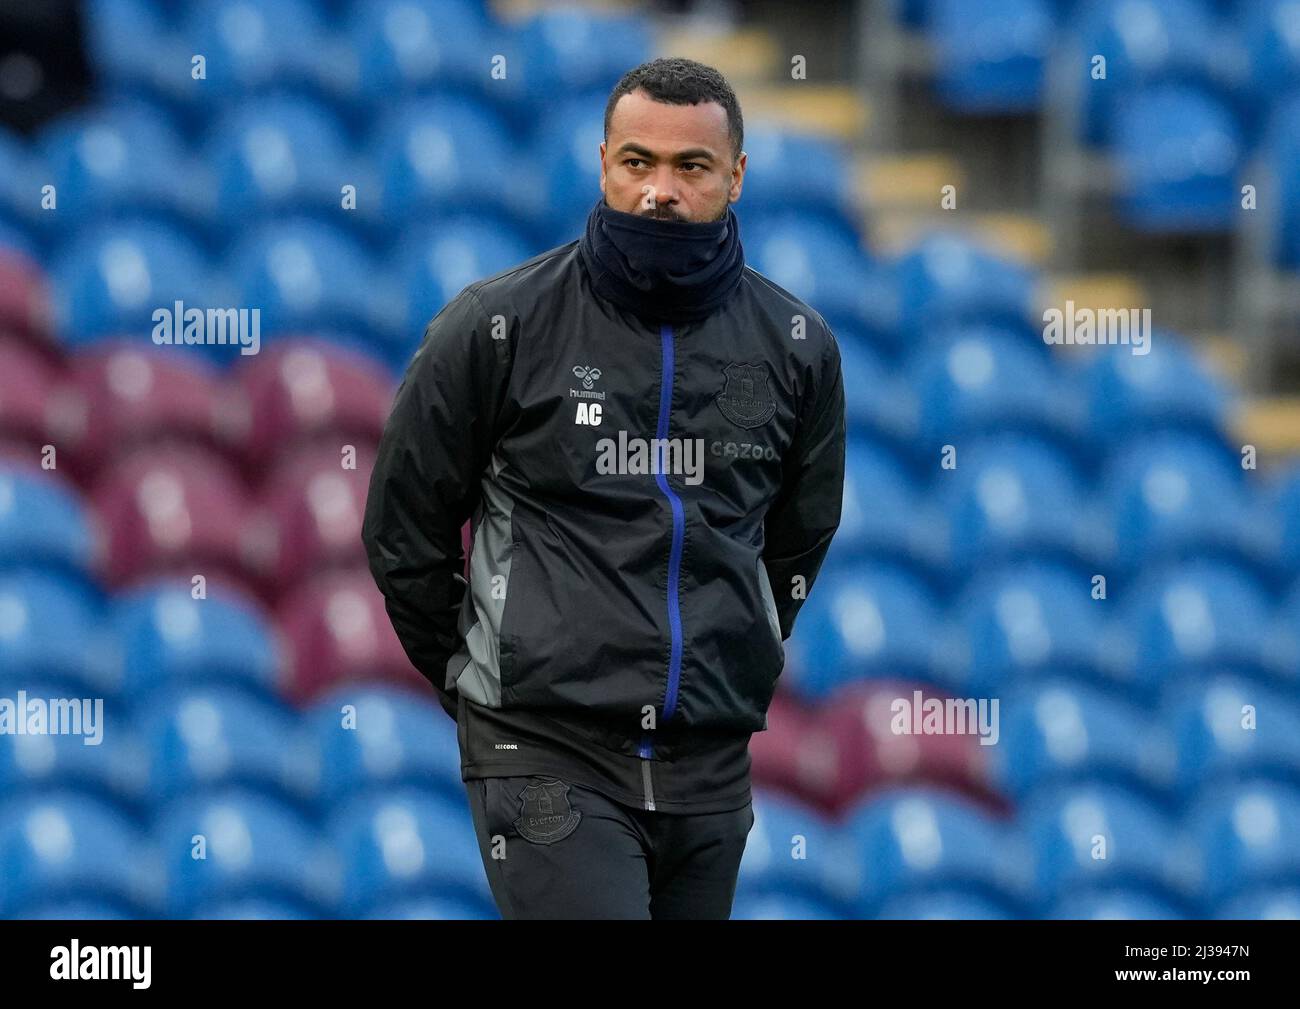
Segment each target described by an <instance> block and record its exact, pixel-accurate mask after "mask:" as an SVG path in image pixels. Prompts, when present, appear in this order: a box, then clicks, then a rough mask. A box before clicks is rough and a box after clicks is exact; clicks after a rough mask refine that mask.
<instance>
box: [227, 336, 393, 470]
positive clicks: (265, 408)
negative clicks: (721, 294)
mask: <svg viewBox="0 0 1300 1009" xmlns="http://www.w3.org/2000/svg"><path fill="white" fill-rule="evenodd" d="M235 378H236V381H237V382H238V386H239V388H240V390H241V392H242V394H243V397H244V400H245V403H246V414H247V424H246V427H245V432H244V440H243V441H242V443H241V452H242V454H243V457H244V464H245V467H246V469H247V471H248V472H249V474H250V476H252V475H261V474H264V473H266V472H268V471H269V469H270V468H271V467H272V466H273V465H274V463H275V462H276V461H277V460H278V459H279V458H281V457H286V456H287V455H289V454H291V453H293V452H295V451H297V450H298V449H301V448H303V447H304V446H307V445H319V444H329V445H332V446H333V447H334V449H335V451H336V453H337V452H340V451H341V450H342V447H343V446H344V445H356V446H361V445H369V446H374V445H377V444H378V443H379V438H380V435H381V434H382V433H383V430H384V421H385V420H386V419H387V417H388V411H389V408H390V407H391V405H392V400H393V393H394V391H395V388H396V386H395V383H394V381H393V379H392V377H391V376H390V374H389V373H388V372H387V371H385V370H384V368H383V367H381V366H380V365H379V364H378V363H377V362H376V361H375V360H374V359H373V358H368V357H366V356H364V355H362V354H359V353H356V352H355V351H348V350H346V349H344V348H340V347H337V346H334V345H333V344H330V343H328V342H325V341H322V340H311V339H291V340H286V341H285V342H283V343H280V344H279V345H277V346H275V347H271V348H268V349H266V350H265V351H264V352H263V353H261V354H258V355H257V356H256V357H250V358H249V359H248V360H247V361H245V362H244V363H242V364H241V365H240V366H239V368H238V369H237V370H236V371H235ZM340 458H341V456H340Z"/></svg>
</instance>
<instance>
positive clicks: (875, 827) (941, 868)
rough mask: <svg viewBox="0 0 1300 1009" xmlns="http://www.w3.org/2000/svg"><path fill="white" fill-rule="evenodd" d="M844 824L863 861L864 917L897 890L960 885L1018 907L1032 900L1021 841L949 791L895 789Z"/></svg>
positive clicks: (948, 888) (902, 893)
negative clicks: (1030, 898) (864, 879)
mask: <svg viewBox="0 0 1300 1009" xmlns="http://www.w3.org/2000/svg"><path fill="white" fill-rule="evenodd" d="M845 830H846V831H847V833H848V835H849V836H850V838H852V841H853V844H854V846H855V848H856V850H857V853H858V861H859V863H860V864H861V865H862V866H863V867H864V868H865V876H866V881H865V886H864V888H863V899H862V901H861V903H860V905H859V908H860V913H861V915H862V917H875V916H876V914H877V913H878V912H879V910H880V908H881V905H882V904H883V903H884V902H885V901H886V900H888V899H889V898H891V897H901V896H905V895H909V894H921V893H927V892H928V893H935V892H946V891H952V890H955V889H961V890H963V891H965V892H966V893H969V894H971V895H973V896H976V897H981V898H983V899H985V900H987V901H991V902H993V903H994V904H997V905H1005V906H1007V907H1008V908H1009V909H1011V910H1013V911H1016V912H1020V911H1022V910H1023V909H1024V908H1025V907H1026V906H1027V901H1028V899H1029V896H1030V891H1029V888H1028V884H1029V874H1028V861H1027V859H1026V857H1025V855H1026V852H1025V851H1023V850H1022V847H1023V846H1022V844H1021V843H1020V840H1019V839H1018V838H1017V837H1016V836H1015V834H1014V833H1012V832H1011V831H1010V830H1009V828H1008V827H1007V826H1006V825H1004V824H1003V823H1001V822H999V821H997V820H994V819H992V818H991V817H989V816H988V815H987V814H986V813H984V812H982V811H980V810H977V809H976V808H975V807H974V806H972V805H970V804H968V803H967V802H965V801H963V800H960V799H958V798H955V797H954V796H953V795H952V794H951V793H947V792H943V791H940V790H938V789H935V788H919V789H910V790H905V789H891V790H890V791H888V792H886V793H884V794H883V795H879V796H876V797H873V798H871V799H869V800H868V801H866V802H864V803H863V804H862V805H861V806H860V807H859V808H858V809H857V810H856V811H855V812H854V813H852V814H851V816H850V817H849V819H848V821H847V822H846V824H845Z"/></svg>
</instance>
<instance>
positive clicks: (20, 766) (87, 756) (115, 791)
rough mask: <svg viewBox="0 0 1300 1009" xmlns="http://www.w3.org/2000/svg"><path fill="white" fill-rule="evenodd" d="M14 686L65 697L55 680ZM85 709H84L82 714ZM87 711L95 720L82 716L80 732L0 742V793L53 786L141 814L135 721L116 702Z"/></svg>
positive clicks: (141, 766) (141, 767) (141, 765)
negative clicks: (91, 721) (126, 716)
mask: <svg viewBox="0 0 1300 1009" xmlns="http://www.w3.org/2000/svg"><path fill="white" fill-rule="evenodd" d="M19 689H22V690H24V691H26V694H27V697H28V698H29V699H31V698H41V699H43V700H49V699H54V698H60V699H62V698H66V697H67V695H66V693H60V691H59V690H58V689H57V688H56V686H55V685H54V684H50V683H46V682H41V681H24V682H23V683H22V684H21V687H20V688H19ZM90 700H92V701H93V700H94V699H93V698H91V699H90ZM11 701H16V698H14V697H11ZM69 713H70V714H72V712H69ZM85 714H86V712H85V710H84V708H83V709H82V716H83V718H84V715H85ZM90 715H91V717H92V718H93V719H94V720H95V721H94V724H93V725H90V724H87V723H86V722H85V721H82V722H81V726H80V729H81V731H80V732H79V733H75V734H74V733H54V732H45V733H40V734H22V735H17V734H15V735H10V736H8V737H7V738H6V739H5V740H3V741H2V742H0V795H4V796H5V797H6V798H8V799H13V798H16V797H24V796H25V797H31V798H40V797H43V796H46V795H49V794H51V793H52V792H54V791H56V790H57V791H58V792H60V793H62V794H66V795H72V794H74V793H76V794H81V795H86V796H89V797H91V798H94V799H97V800H100V801H106V802H109V803H111V804H112V805H113V806H114V807H115V808H117V809H118V810H120V811H122V812H124V813H127V814H130V815H132V816H141V815H143V814H144V813H145V812H146V810H145V803H146V802H147V800H148V785H149V781H148V773H147V766H146V761H145V754H144V750H143V748H142V747H141V745H140V740H139V738H138V736H137V734H136V732H135V729H134V726H133V725H132V724H131V722H130V721H129V720H128V719H126V718H124V717H122V713H121V712H120V711H119V710H118V709H117V707H116V706H110V705H107V704H106V705H104V706H103V710H102V711H96V710H95V708H93V707H92V709H91V711H90ZM73 717H74V718H75V717H76V715H75V714H73ZM96 740H97V741H96Z"/></svg>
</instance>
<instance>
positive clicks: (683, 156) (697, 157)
mask: <svg viewBox="0 0 1300 1009" xmlns="http://www.w3.org/2000/svg"><path fill="white" fill-rule="evenodd" d="M623 154H638V155H640V156H641V157H644V158H654V157H655V156H656V155H655V153H654V151H651V150H649V149H648V148H645V147H642V146H641V145H640V144H634V143H632V142H631V141H630V140H629V141H628V142H627V143H625V144H623V146H621V147H620V148H619V149H618V150H617V151H615V152H614V156H615V157H619V156H620V155H623ZM674 157H675V159H676V160H678V161H713V160H715V158H714V157H713V152H712V151H709V150H708V149H707V148H704V147H692V148H689V149H688V150H685V151H678V152H677V153H676V154H675V155H674Z"/></svg>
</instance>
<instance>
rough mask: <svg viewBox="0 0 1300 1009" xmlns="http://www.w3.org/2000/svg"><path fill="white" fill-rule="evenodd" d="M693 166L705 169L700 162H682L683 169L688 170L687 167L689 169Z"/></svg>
mask: <svg viewBox="0 0 1300 1009" xmlns="http://www.w3.org/2000/svg"><path fill="white" fill-rule="evenodd" d="M692 165H693V166H694V167H696V168H703V167H704V166H703V165H702V164H700V163H699V162H698V161H683V162H682V167H683V168H686V167H688V166H692Z"/></svg>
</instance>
